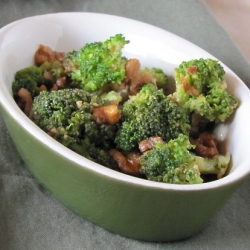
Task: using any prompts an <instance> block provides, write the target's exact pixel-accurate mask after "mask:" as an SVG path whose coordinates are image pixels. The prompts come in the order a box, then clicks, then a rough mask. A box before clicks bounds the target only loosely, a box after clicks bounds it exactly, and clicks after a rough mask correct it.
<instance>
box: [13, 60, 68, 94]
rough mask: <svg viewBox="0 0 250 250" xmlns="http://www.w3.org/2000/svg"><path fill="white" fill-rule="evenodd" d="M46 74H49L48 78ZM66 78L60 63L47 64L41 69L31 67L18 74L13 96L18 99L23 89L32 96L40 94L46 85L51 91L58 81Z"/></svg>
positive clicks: (14, 83)
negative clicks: (42, 86)
mask: <svg viewBox="0 0 250 250" xmlns="http://www.w3.org/2000/svg"><path fill="white" fill-rule="evenodd" d="M45 72H47V73H48V74H49V77H46V74H45ZM63 76H65V72H64V70H63V68H62V66H61V64H60V62H57V61H55V62H52V63H51V62H45V63H44V64H42V65H41V66H40V67H37V66H30V67H27V68H23V69H21V70H19V71H17V72H16V74H15V79H14V82H13V84H12V91H13V95H14V96H15V97H16V96H17V95H18V91H19V90H20V89H21V88H25V89H27V90H28V91H29V92H30V93H31V96H32V97H34V96H35V95H37V94H38V88H39V87H40V86H41V85H45V86H46V87H48V89H50V88H51V87H52V86H53V84H54V83H55V82H56V79H58V78H60V77H63Z"/></svg>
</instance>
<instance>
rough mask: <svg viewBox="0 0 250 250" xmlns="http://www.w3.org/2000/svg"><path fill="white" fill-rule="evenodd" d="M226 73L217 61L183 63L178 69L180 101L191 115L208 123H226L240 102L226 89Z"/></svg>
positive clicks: (177, 96) (176, 94)
mask: <svg viewBox="0 0 250 250" xmlns="http://www.w3.org/2000/svg"><path fill="white" fill-rule="evenodd" d="M224 75H225V71H224V69H223V67H222V66H221V65H220V64H219V63H218V61H216V60H212V59H202V58H201V59H199V60H191V61H188V62H182V63H181V64H180V65H179V67H178V68H176V69H175V80H176V92H175V93H174V94H173V95H174V96H175V98H176V100H177V102H178V103H179V104H180V105H181V106H182V107H183V108H185V109H187V110H189V112H195V113H197V114H200V115H201V116H204V117H205V118H207V119H208V120H209V121H222V122H223V121H225V120H226V119H227V118H228V117H229V116H230V115H231V114H232V113H233V112H234V110H235V108H236V107H237V106H238V100H237V99H236V98H235V97H234V96H233V95H231V94H229V93H228V92H227V90H226V82H225V80H224Z"/></svg>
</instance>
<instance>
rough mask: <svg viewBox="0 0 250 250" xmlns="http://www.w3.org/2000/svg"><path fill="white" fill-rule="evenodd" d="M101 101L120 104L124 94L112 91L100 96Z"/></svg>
mask: <svg viewBox="0 0 250 250" xmlns="http://www.w3.org/2000/svg"><path fill="white" fill-rule="evenodd" d="M99 98H100V99H101V101H103V102H104V103H105V102H109V103H120V102H121V101H122V93H121V92H115V91H114V90H111V91H109V92H107V93H104V94H102V95H100V97H99Z"/></svg>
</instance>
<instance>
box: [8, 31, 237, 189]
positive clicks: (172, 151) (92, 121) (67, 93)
mask: <svg viewBox="0 0 250 250" xmlns="http://www.w3.org/2000/svg"><path fill="white" fill-rule="evenodd" d="M129 42H130V41H128V40H126V39H125V37H124V36H123V35H121V34H117V35H115V36H113V37H110V38H109V39H108V40H106V41H102V42H93V43H89V44H86V45H84V46H83V47H82V48H81V49H80V50H77V51H76V50H72V51H70V52H68V53H64V52H57V51H53V50H52V49H51V48H50V47H48V46H45V45H40V46H39V48H38V49H37V51H36V52H35V55H34V66H29V67H27V68H23V69H21V70H19V71H17V72H16V74H15V79H14V82H13V84H12V90H13V96H14V99H15V101H16V103H17V104H18V106H19V107H20V108H21V109H22V110H23V112H24V113H25V114H26V115H27V116H28V117H29V118H30V119H31V120H32V121H33V122H34V123H35V124H37V125H38V126H39V127H40V128H41V129H42V130H44V131H45V132H46V133H47V134H48V135H49V136H51V137H53V138H54V139H55V140H57V141H58V142H60V143H61V144H63V145H64V146H66V147H68V148H69V149H71V150H73V151H75V152H77V153H78V154H80V155H82V156H84V157H86V158H88V159H90V160H92V161H94V162H96V163H99V164H101V165H103V166H105V167H108V168H111V169H113V170H116V171H119V172H122V173H125V174H128V175H132V176H136V177H139V178H144V179H147V180H150V181H157V182H165V183H172V184H199V183H203V182H208V181H213V180H216V179H219V178H222V177H223V176H224V175H225V174H226V172H227V169H228V168H229V165H230V164H229V163H230V161H231V156H230V154H229V153H228V152H227V153H225V154H222V153H221V152H220V151H219V149H218V148H219V147H218V143H219V142H218V140H217V138H216V135H215V134H214V133H213V131H214V128H215V126H216V125H218V124H219V123H222V122H225V121H226V120H227V119H228V118H229V117H230V116H231V115H232V114H233V113H234V112H235V110H236V108H237V106H238V105H239V101H238V100H237V98H236V97H234V96H233V95H231V94H230V93H229V92H228V91H227V83H226V81H225V71H224V69H223V67H222V66H221V64H220V63H219V62H218V61H216V60H213V59H204V58H200V59H196V60H190V61H187V62H182V63H181V64H180V65H179V66H177V67H176V68H175V70H174V72H173V74H174V78H175V88H174V91H170V89H172V88H170V87H169V86H170V83H169V82H170V80H169V76H167V75H166V74H165V73H164V69H160V68H148V67H146V68H142V67H141V64H140V61H139V59H137V58H126V57H124V56H123V54H122V49H123V48H124V46H125V45H126V44H128V43H129Z"/></svg>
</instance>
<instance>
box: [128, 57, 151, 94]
mask: <svg viewBox="0 0 250 250" xmlns="http://www.w3.org/2000/svg"><path fill="white" fill-rule="evenodd" d="M140 67H141V64H140V61H139V60H137V59H130V60H128V61H127V62H126V64H125V75H126V79H125V86H124V88H126V87H127V88H128V92H129V94H130V95H136V94H137V93H138V92H139V91H140V90H141V88H142V86H143V85H145V84H147V83H151V82H154V79H153V78H152V75H151V74H150V73H148V72H143V73H140Z"/></svg>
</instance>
